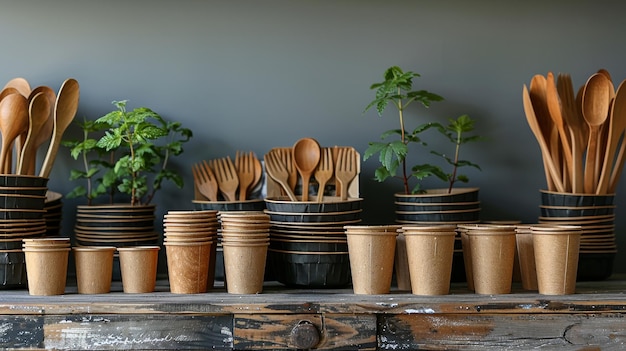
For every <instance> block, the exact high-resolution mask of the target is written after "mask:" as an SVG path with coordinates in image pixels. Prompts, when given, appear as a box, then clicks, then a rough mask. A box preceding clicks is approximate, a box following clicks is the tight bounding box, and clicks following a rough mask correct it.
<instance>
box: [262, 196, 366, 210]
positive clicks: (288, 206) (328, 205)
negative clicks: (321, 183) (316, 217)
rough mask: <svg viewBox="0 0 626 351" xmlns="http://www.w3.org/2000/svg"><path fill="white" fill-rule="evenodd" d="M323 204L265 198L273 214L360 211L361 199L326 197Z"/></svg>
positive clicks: (266, 204)
mask: <svg viewBox="0 0 626 351" xmlns="http://www.w3.org/2000/svg"><path fill="white" fill-rule="evenodd" d="M324 200H325V202H302V201H289V199H285V198H267V199H265V206H266V207H267V209H268V210H269V211H273V212H291V213H327V212H346V211H354V210H359V209H361V204H362V202H363V199H360V198H359V199H348V200H341V199H340V198H338V197H326V198H324Z"/></svg>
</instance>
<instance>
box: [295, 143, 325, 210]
mask: <svg viewBox="0 0 626 351" xmlns="http://www.w3.org/2000/svg"><path fill="white" fill-rule="evenodd" d="M321 154H322V152H321V149H320V144H318V143H317V140H315V139H313V138H302V139H300V140H298V141H296V143H295V144H294V145H293V160H294V163H295V165H296V168H297V169H298V173H300V177H301V178H302V201H309V181H310V179H311V175H312V174H313V172H315V169H316V168H317V165H318V164H319V162H320V158H321Z"/></svg>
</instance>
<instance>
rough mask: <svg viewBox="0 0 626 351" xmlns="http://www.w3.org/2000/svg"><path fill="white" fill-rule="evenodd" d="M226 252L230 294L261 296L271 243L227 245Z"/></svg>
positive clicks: (225, 270)
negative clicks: (268, 249)
mask: <svg viewBox="0 0 626 351" xmlns="http://www.w3.org/2000/svg"><path fill="white" fill-rule="evenodd" d="M222 247H223V250H224V272H225V275H226V282H227V284H226V290H227V291H228V293H230V294H259V293H261V292H262V291H263V281H264V278H265V264H266V261H267V248H268V247H269V243H262V244H250V243H236V244H233V243H227V242H222Z"/></svg>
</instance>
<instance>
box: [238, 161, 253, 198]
mask: <svg viewBox="0 0 626 351" xmlns="http://www.w3.org/2000/svg"><path fill="white" fill-rule="evenodd" d="M235 167H236V169H237V178H239V201H244V200H246V199H247V198H248V188H249V187H250V185H252V182H253V181H254V163H253V160H252V158H251V157H250V156H249V155H247V154H245V153H243V152H239V151H237V154H236V155H235Z"/></svg>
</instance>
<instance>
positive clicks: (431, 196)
mask: <svg viewBox="0 0 626 351" xmlns="http://www.w3.org/2000/svg"><path fill="white" fill-rule="evenodd" d="M478 190H479V188H454V189H453V191H452V193H448V189H429V190H426V193H424V194H409V195H407V194H400V193H397V194H395V198H396V202H417V203H420V202H422V203H452V202H476V201H478Z"/></svg>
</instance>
